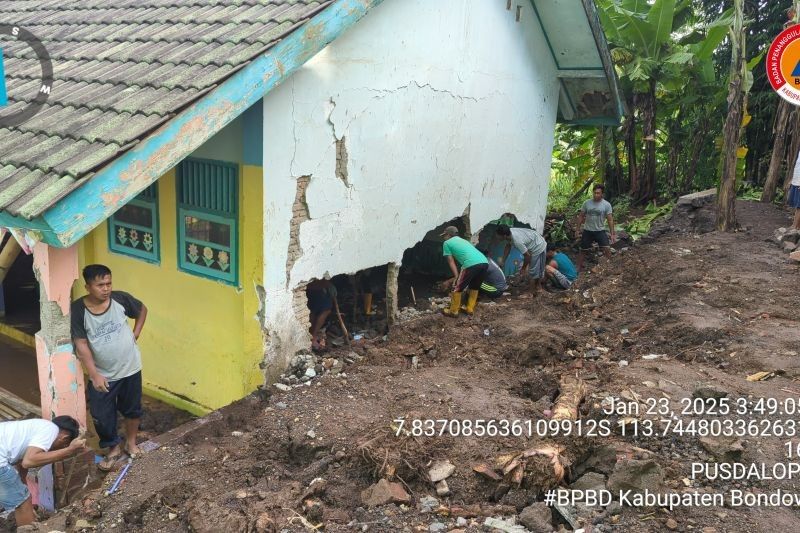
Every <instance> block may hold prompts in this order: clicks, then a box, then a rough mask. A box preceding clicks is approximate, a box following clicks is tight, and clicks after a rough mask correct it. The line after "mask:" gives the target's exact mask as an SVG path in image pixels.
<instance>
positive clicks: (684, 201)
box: [677, 189, 717, 209]
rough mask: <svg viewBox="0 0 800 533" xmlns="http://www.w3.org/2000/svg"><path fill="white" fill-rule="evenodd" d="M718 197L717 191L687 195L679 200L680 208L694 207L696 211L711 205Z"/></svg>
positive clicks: (710, 190)
mask: <svg viewBox="0 0 800 533" xmlns="http://www.w3.org/2000/svg"><path fill="white" fill-rule="evenodd" d="M716 196H717V189H706V190H705V191H700V192H696V193H692V194H687V195H684V196H681V197H680V198H678V204H677V205H680V206H686V207H690V206H691V207H693V208H695V209H697V208H699V207H703V206H704V205H705V204H707V203H710V202H711V201H713V200H714V198H715V197H716Z"/></svg>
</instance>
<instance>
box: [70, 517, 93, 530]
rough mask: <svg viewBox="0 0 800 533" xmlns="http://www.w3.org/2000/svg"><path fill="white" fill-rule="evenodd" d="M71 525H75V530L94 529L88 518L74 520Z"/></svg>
mask: <svg viewBox="0 0 800 533" xmlns="http://www.w3.org/2000/svg"><path fill="white" fill-rule="evenodd" d="M73 527H75V529H77V530H81V529H94V526H93V525H92V524H90V523H89V521H88V520H84V519H83V518H80V519H78V520H76V521H75V525H74V526H73Z"/></svg>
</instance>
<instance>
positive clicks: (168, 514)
mask: <svg viewBox="0 0 800 533" xmlns="http://www.w3.org/2000/svg"><path fill="white" fill-rule="evenodd" d="M167 518H169V519H170V520H175V519H176V518H178V515H177V514H175V513H167Z"/></svg>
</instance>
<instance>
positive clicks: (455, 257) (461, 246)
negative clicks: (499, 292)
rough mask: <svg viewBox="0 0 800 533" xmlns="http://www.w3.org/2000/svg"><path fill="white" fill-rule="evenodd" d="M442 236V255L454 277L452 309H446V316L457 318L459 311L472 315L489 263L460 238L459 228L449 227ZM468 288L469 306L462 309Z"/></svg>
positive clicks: (451, 297) (467, 242) (451, 299)
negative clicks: (462, 302)
mask: <svg viewBox="0 0 800 533" xmlns="http://www.w3.org/2000/svg"><path fill="white" fill-rule="evenodd" d="M440 236H441V237H442V238H444V242H443V243H442V254H443V255H444V256H445V257H446V258H447V264H448V265H449V266H450V272H452V273H453V277H454V281H453V292H452V293H451V294H450V307H448V308H445V309H444V314H445V315H446V316H449V317H457V316H458V313H459V311H462V310H463V311H464V312H465V313H467V314H468V315H471V314H473V313H474V312H475V306H476V305H478V292H479V291H480V288H481V283H482V282H483V279H484V277H485V276H486V271H487V269H488V267H489V261H488V259H486V256H485V255H483V254H482V253H481V252H480V251H479V250H478V249H477V248H475V246H473V245H472V243H471V242H469V241H468V240H466V239H462V238H461V237H459V236H458V228H457V227H455V226H447V227H446V228H445V229H444V231H443V232H442V234H441V235H440ZM456 263H458V264H459V265H461V273H459V272H458V267H457V266H456ZM467 288H468V289H469V297H468V299H467V305H465V306H464V307H462V306H461V297H462V295H463V292H464V290H466V289H467Z"/></svg>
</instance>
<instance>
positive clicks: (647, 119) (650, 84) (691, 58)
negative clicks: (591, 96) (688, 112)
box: [598, 0, 725, 201]
mask: <svg viewBox="0 0 800 533" xmlns="http://www.w3.org/2000/svg"><path fill="white" fill-rule="evenodd" d="M598 5H599V7H600V10H599V12H600V17H601V20H602V23H603V28H604V29H605V31H606V34H607V36H608V39H609V43H610V45H611V47H612V57H613V58H614V59H615V62H616V64H617V66H618V68H619V70H620V73H621V75H622V79H623V87H624V88H625V87H627V88H629V91H630V92H629V93H628V94H629V95H630V100H631V103H632V104H633V106H632V107H633V109H635V110H636V111H638V116H639V120H640V121H641V140H642V142H643V143H644V149H643V150H642V160H641V164H640V165H638V167H639V168H638V172H634V171H633V170H632V169H633V168H636V167H629V168H630V169H631V171H630V174H629V175H630V187H631V190H630V194H631V196H632V197H633V198H634V199H635V200H638V201H647V200H650V199H652V198H654V197H655V196H656V194H657V187H656V122H657V116H658V106H657V91H658V89H659V87H660V86H664V85H665V84H668V83H669V82H670V81H672V82H674V83H673V84H676V83H677V84H680V83H681V82H682V83H684V84H685V83H686V80H687V79H690V77H689V75H688V74H687V72H688V71H689V70H693V69H695V68H697V65H698V64H699V63H703V62H708V61H707V60H708V59H709V58H710V56H711V54H712V53H713V51H714V49H715V48H716V47H717V46H718V45H719V43H720V42H721V41H722V39H724V37H725V31H724V30H723V31H721V32H720V31H712V30H711V29H709V30H708V32H707V33H706V34H705V35H703V40H702V41H701V42H682V41H681V39H680V38H677V37H676V36H686V35H689V34H691V33H692V32H693V31H694V30H696V29H697V28H696V26H697V21H696V20H695V18H694V11H693V9H692V1H691V0H655V1H654V2H652V3H650V2H648V1H646V0H599V1H598ZM720 33H721V35H720ZM709 65H710V64H709ZM703 72H705V74H706V75H710V76H711V77H712V78H713V77H714V71H713V66H710V68H709V67H705V66H704V67H703ZM635 120H636V117H634V116H630V117H628V122H626V124H625V136H626V147H627V151H628V154H627V156H628V157H627V159H628V164H629V165H637V163H636V161H637V157H636V153H635V150H636V143H635V126H636V124H635Z"/></svg>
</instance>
